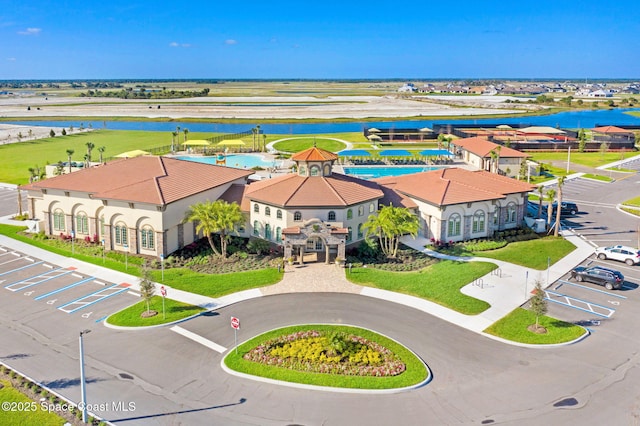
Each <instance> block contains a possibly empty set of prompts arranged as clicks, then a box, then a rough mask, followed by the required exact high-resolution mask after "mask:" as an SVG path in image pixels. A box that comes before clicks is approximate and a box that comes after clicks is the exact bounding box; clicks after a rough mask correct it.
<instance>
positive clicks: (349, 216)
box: [347, 209, 353, 220]
mask: <svg viewBox="0 0 640 426" xmlns="http://www.w3.org/2000/svg"><path fill="white" fill-rule="evenodd" d="M348 219H353V210H351V209H349V210H347V220H348Z"/></svg>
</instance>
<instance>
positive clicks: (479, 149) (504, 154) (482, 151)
mask: <svg viewBox="0 0 640 426" xmlns="http://www.w3.org/2000/svg"><path fill="white" fill-rule="evenodd" d="M451 143H453V144H454V145H456V146H459V147H461V148H464V149H465V150H466V151H469V152H471V153H472V154H475V155H477V156H479V157H482V158H487V157H490V156H491V151H493V150H494V149H496V148H497V147H500V157H501V158H514V157H516V158H518V157H519V158H527V157H530V155H528V154H525V153H524V152H520V151H517V150H515V149H513V148H508V147H506V146H503V145H499V144H497V143H493V142H491V141H490V140H488V139H486V138H483V137H479V136H476V137H473V138H464V139H456V140H454V141H453V142H451Z"/></svg>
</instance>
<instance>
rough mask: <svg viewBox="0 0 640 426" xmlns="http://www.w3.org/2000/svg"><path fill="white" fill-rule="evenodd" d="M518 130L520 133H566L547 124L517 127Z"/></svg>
mask: <svg viewBox="0 0 640 426" xmlns="http://www.w3.org/2000/svg"><path fill="white" fill-rule="evenodd" d="M518 131H519V132H521V133H546V134H549V135H564V134H565V133H566V132H565V131H564V130H560V129H556V128H555V127H549V126H531V127H525V128H524V129H518Z"/></svg>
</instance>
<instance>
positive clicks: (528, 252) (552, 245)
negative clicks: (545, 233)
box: [473, 237, 576, 270]
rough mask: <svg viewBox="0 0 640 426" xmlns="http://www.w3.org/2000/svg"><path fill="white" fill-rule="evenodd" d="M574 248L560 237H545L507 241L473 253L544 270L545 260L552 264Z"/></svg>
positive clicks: (574, 247)
mask: <svg viewBox="0 0 640 426" xmlns="http://www.w3.org/2000/svg"><path fill="white" fill-rule="evenodd" d="M575 249H576V246H574V245H573V244H571V243H570V242H569V241H567V240H565V239H563V238H561V237H557V238H556V237H546V238H540V239H538V240H529V241H519V242H515V243H509V244H508V245H507V246H506V247H503V248H500V249H496V250H488V251H480V252H475V253H473V255H474V256H479V257H486V258H490V259H496V260H502V261H505V262H510V263H513V264H516V265H520V266H524V267H527V268H533V269H537V270H544V269H546V268H547V262H550V263H551V264H552V265H553V264H554V263H556V262H557V261H558V260H560V259H562V258H563V257H565V256H566V255H567V254H569V253H571V252H572V251H573V250H575Z"/></svg>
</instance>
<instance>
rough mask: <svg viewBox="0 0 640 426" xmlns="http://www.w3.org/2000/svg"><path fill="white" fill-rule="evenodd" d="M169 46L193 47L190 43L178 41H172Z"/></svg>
mask: <svg viewBox="0 0 640 426" xmlns="http://www.w3.org/2000/svg"><path fill="white" fill-rule="evenodd" d="M169 46H171V47H191V45H190V44H189V43H178V42H176V41H172V42H171V43H169Z"/></svg>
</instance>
